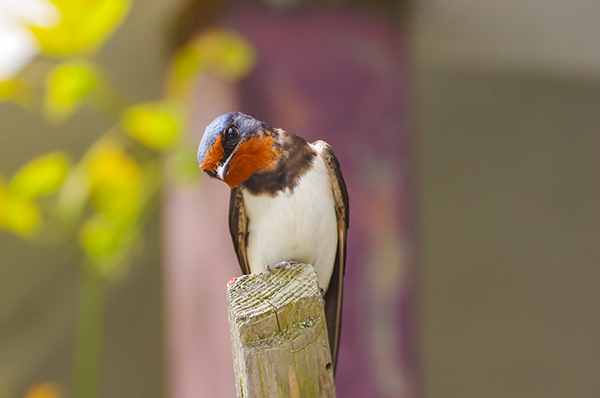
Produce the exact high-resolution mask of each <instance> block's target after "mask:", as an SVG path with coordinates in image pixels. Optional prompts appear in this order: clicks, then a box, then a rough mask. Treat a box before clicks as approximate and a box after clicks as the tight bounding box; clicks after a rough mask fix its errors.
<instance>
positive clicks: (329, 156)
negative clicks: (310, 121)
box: [313, 141, 349, 374]
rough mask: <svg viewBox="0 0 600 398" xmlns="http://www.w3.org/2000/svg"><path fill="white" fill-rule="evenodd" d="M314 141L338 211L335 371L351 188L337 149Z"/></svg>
mask: <svg viewBox="0 0 600 398" xmlns="http://www.w3.org/2000/svg"><path fill="white" fill-rule="evenodd" d="M313 145H315V146H316V147H317V151H318V153H319V155H320V156H321V158H322V159H323V161H324V162H325V164H326V165H327V169H328V170H329V176H330V177H331V185H332V186H331V188H332V190H333V200H334V202H335V214H336V217H337V227H338V247H337V253H336V256H335V264H334V267H333V273H332V274H331V281H330V282H329V287H328V288H327V292H326V293H325V303H326V305H325V317H326V318H327V333H328V335H329V346H330V348H331V359H332V360H333V372H334V374H335V370H336V367H337V357H338V351H339V346H340V332H341V327H342V297H343V295H344V271H345V268H346V236H347V231H348V222H349V206H348V191H347V190H346V183H345V182H344V178H343V177H342V171H341V169H340V164H339V162H338V160H337V158H336V157H335V154H334V153H333V149H331V147H330V146H329V144H327V143H326V142H324V141H316V142H315V143H314V144H313Z"/></svg>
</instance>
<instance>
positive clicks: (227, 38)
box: [196, 29, 256, 81]
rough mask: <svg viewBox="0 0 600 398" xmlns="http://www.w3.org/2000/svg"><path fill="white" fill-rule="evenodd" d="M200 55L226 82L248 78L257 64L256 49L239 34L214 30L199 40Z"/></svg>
mask: <svg viewBox="0 0 600 398" xmlns="http://www.w3.org/2000/svg"><path fill="white" fill-rule="evenodd" d="M196 45H197V46H198V50H199V51H200V55H201V56H202V57H203V58H204V59H206V60H207V63H208V65H209V68H210V69H211V70H212V71H213V72H214V73H216V74H217V75H219V76H220V77H221V78H223V79H225V80H233V81H236V80H239V79H241V78H242V77H244V76H246V75H247V74H248V73H249V72H250V71H251V70H252V68H253V67H254V64H255V63H256V53H255V51H254V48H253V47H252V46H251V45H250V44H248V42H247V41H246V40H244V38H243V37H242V36H240V35H239V34H237V33H235V32H232V31H229V30H221V29H214V30H211V31H208V32H206V33H204V34H203V35H201V36H200V37H199V38H198V41H197V43H196Z"/></svg>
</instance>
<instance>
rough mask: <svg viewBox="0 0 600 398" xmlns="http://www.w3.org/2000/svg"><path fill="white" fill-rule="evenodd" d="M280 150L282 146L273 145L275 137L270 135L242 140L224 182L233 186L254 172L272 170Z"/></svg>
mask: <svg viewBox="0 0 600 398" xmlns="http://www.w3.org/2000/svg"><path fill="white" fill-rule="evenodd" d="M215 145H216V143H215ZM219 146H220V145H219ZM281 150H282V148H277V147H275V138H273V137H272V136H271V135H264V136H262V137H260V136H259V137H253V138H250V139H249V140H247V141H243V142H242V143H240V146H239V148H238V150H237V151H236V152H235V153H234V154H233V158H232V159H231V163H230V165H229V170H228V171H227V174H226V175H225V182H226V183H227V185H229V187H230V188H235V187H237V186H238V185H240V184H241V183H243V182H244V181H246V180H247V179H248V178H250V177H252V175H253V174H254V173H256V172H266V171H270V170H273V169H274V168H275V167H276V166H277V160H279V157H280V156H281ZM211 152H212V151H211ZM203 163H204V162H203ZM215 167H216V166H215Z"/></svg>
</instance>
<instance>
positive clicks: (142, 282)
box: [0, 0, 600, 398]
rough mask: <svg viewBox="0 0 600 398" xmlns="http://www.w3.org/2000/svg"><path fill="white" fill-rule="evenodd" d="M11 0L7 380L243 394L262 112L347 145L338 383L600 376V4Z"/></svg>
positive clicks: (1, 137)
mask: <svg viewBox="0 0 600 398" xmlns="http://www.w3.org/2000/svg"><path fill="white" fill-rule="evenodd" d="M52 3H53V4H54V7H52V6H51V5H48V3H46V2H44V1H42V0H28V1H15V0H0V59H1V62H0V101H1V102H0V120H1V121H2V122H1V124H0V125H1V127H0V226H1V227H2V233H0V303H1V304H0V397H28V398H32V397H79V396H83V397H90V398H92V397H94V396H101V397H177V398H179V397H195V396H214V397H221V396H233V394H234V386H233V368H232V365H231V354H230V348H229V335H228V325H227V319H226V315H225V314H226V312H225V311H226V309H225V308H226V307H225V288H224V286H225V283H226V282H227V280H229V279H230V278H231V277H232V276H235V275H238V274H239V269H238V268H237V264H236V262H235V257H234V256H233V251H232V250H231V246H230V242H229V237H228V232H227V224H226V218H227V197H228V189H227V187H226V186H225V185H224V184H219V183H218V182H216V181H208V180H207V179H206V178H204V177H203V176H199V175H197V164H196V160H195V150H196V147H197V143H198V142H199V139H200V136H201V134H202V132H203V130H204V127H205V126H206V124H207V123H209V122H210V121H211V120H212V119H213V118H214V117H215V116H217V115H218V114H220V113H224V112H227V111H230V110H233V109H236V110H242V111H245V112H248V113H250V114H252V115H253V116H256V117H257V118H259V119H263V120H265V121H268V122H272V123H273V124H275V125H278V126H281V127H282V128H284V129H287V130H289V131H291V132H294V133H297V134H299V135H302V136H304V137H305V138H307V139H309V140H311V141H312V140H315V139H318V138H322V139H325V140H326V141H327V142H329V143H330V144H332V146H333V147H334V148H335V150H336V153H337V155H338V157H339V158H340V162H341V164H342V167H343V170H344V176H345V178H346V180H347V183H348V188H349V193H350V198H351V219H352V221H351V223H350V228H351V229H350V235H349V248H350V260H349V263H348V269H347V286H348V287H347V290H346V296H345V301H344V303H345V308H344V329H343V335H342V345H341V352H340V365H339V369H338V374H337V378H336V384H337V390H338V396H340V397H346V396H352V397H431V398H433V397H514V396H526V397H565V396H567V397H597V396H600V378H599V377H598V375H599V374H600V341H599V340H600V337H599V336H600V311H599V305H600V289H599V288H598V286H599V285H600V267H598V265H597V263H598V260H597V259H598V258H600V249H599V247H600V245H599V244H598V238H599V237H600V222H599V221H600V214H599V213H600V210H598V206H597V203H599V202H600V188H599V184H598V181H599V180H600V173H599V172H598V165H597V162H598V159H599V158H600V156H599V155H600V134H598V129H599V127H598V126H600V109H599V108H600V51H599V50H600V25H599V24H598V23H597V21H598V20H599V19H600V4H596V3H595V2H589V1H584V0H574V1H571V2H569V3H568V4H567V3H564V2H559V1H558V0H554V1H542V0H531V1H528V2H517V1H505V2H502V3H498V2H493V1H489V0H486V1H480V2H476V3H474V2H470V1H455V2H445V1H439V0H411V1H376V2H373V1H359V0H354V1H330V2H327V1H323V2H319V1H314V2H312V1H229V2H218V1H214V2H211V1H190V0H176V1H168V2H167V1H159V0H145V1H143V2H142V1H137V2H129V1H126V0H94V1H91V0H90V1H83V0H82V1H74V0H73V1H67V0H60V1H59V0H55V1H53V2H52Z"/></svg>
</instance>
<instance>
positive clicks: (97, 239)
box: [79, 213, 140, 275]
mask: <svg viewBox="0 0 600 398" xmlns="http://www.w3.org/2000/svg"><path fill="white" fill-rule="evenodd" d="M139 235H140V233H139V230H138V228H137V227H136V225H135V224H132V225H125V226H124V225H122V224H120V223H118V222H115V220H112V219H110V218H108V217H106V216H105V215H104V214H102V213H97V214H95V215H94V216H92V217H91V218H90V219H88V220H87V221H86V222H85V223H84V224H83V225H82V227H81V229H80V231H79V244H80V245H81V248H82V249H83V251H84V252H85V253H86V255H87V256H88V258H89V259H90V260H91V265H92V266H94V268H95V269H96V271H98V272H100V273H101V274H103V275H109V274H111V273H114V271H116V270H117V269H118V267H119V265H124V260H125V259H126V257H127V255H128V253H129V251H130V250H131V246H132V245H133V243H134V242H135V241H136V239H138V238H139Z"/></svg>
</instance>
